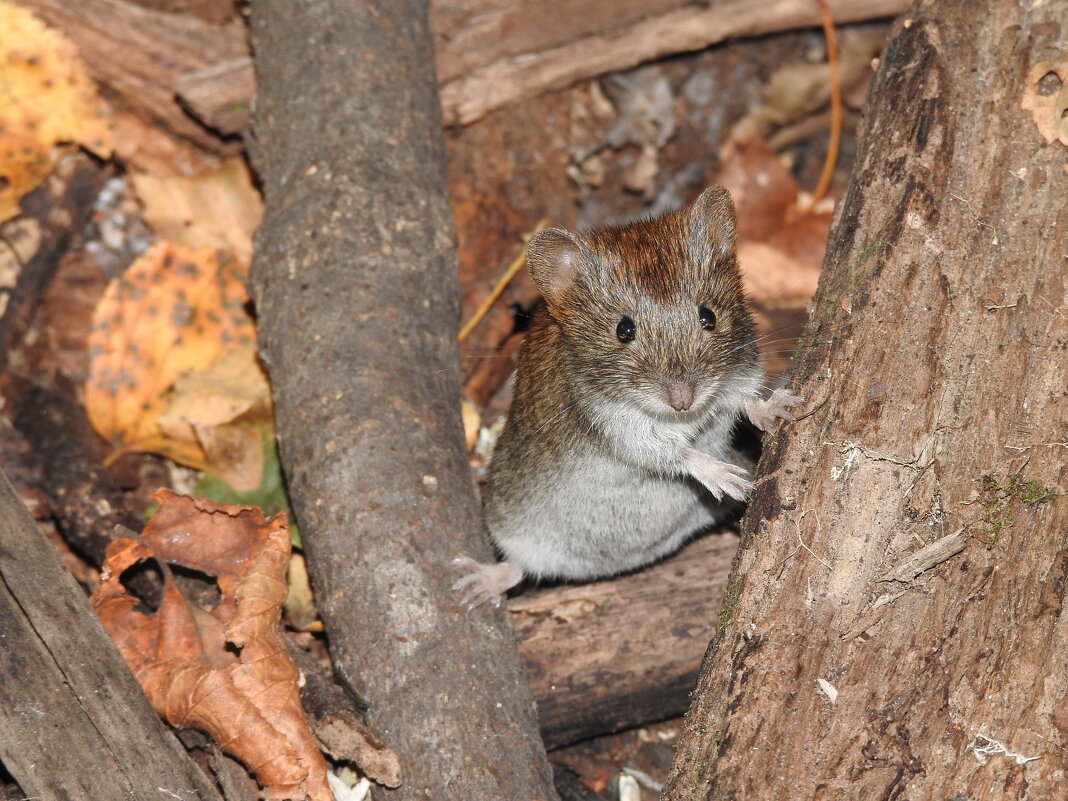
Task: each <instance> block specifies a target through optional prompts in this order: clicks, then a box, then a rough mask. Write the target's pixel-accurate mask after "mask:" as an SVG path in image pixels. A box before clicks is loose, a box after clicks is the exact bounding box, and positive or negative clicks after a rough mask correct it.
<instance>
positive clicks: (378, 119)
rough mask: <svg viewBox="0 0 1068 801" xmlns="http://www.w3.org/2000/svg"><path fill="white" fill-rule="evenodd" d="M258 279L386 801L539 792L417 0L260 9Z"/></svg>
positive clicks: (336, 625)
mask: <svg viewBox="0 0 1068 801" xmlns="http://www.w3.org/2000/svg"><path fill="white" fill-rule="evenodd" d="M252 35H253V45H254V49H255V53H256V59H257V70H258V74H259V81H260V85H259V95H258V98H257V111H256V113H257V117H256V121H255V123H254V128H253V131H254V135H255V138H254V141H253V142H252V150H253V156H254V163H255V166H256V168H257V170H258V171H259V174H260V177H261V179H262V181H263V188H264V192H265V195H266V201H267V208H266V215H265V218H264V222H263V225H262V227H261V228H260V230H259V232H258V233H257V236H256V256H255V261H254V265H253V289H254V294H255V298H256V303H257V309H258V313H259V323H260V335H261V342H260V344H261V348H262V352H263V355H264V358H265V360H266V361H267V364H268V368H269V371H270V374H271V378H272V383H273V387H274V392H275V399H276V410H277V424H278V431H279V436H280V439H281V444H282V458H283V464H284V465H285V468H286V475H287V478H288V481H289V487H290V490H291V494H292V499H293V503H294V509H295V511H296V514H297V518H298V520H299V521H300V524H301V531H302V533H303V535H304V541H305V547H306V553H307V557H308V564H309V569H310V571H311V573H312V577H313V581H314V584H315V588H316V598H317V601H318V607H319V610H320V612H321V614H322V617H323V620H324V623H325V625H326V629H327V631H328V632H329V636H330V643H331V651H332V657H333V659H334V662H335V666H336V668H337V670H338V672H339V673H340V674H341V675H342V676H343V677H344V678H345V679H346V680H347V681H348V683H349V684H350V685H352V686H354V687H356V688H357V689H358V691H359V692H360V693H361V694H362V695H363V696H364V697H365V698H366V700H367V701H368V703H369V704H370V709H369V712H368V720H369V722H370V723H371V724H372V725H373V726H375V727H376V729H377V730H379V731H381V732H382V734H383V737H384V739H385V740H386V742H388V743H389V744H390V745H391V746H392V747H393V748H395V749H396V750H397V752H398V754H399V756H400V759H401V771H402V774H403V777H404V783H403V784H402V786H401V787H400V788H399V789H398V790H396V791H391V792H390V793H389V797H396V798H413V799H414V798H421V799H422V798H427V797H430V798H446V797H448V798H471V799H474V798H507V799H523V798H543V799H549V798H553V797H554V791H553V789H552V781H551V775H550V771H549V767H548V763H547V761H546V759H545V756H544V750H543V748H542V745H541V741H540V738H539V737H538V733H537V724H536V720H535V715H534V706H533V701H532V700H531V696H530V692H529V689H528V688H527V686H526V681H525V678H524V676H523V672H522V669H521V668H520V665H519V659H518V655H517V652H516V646H515V640H514V636H513V634H512V632H511V629H510V627H509V626H508V623H507V620H506V618H505V616H504V613H503V612H502V611H496V610H481V611H478V612H474V613H469V612H465V611H464V610H462V609H460V608H459V606H458V605H457V604H456V601H455V598H454V595H453V593H452V590H451V585H452V583H453V581H454V579H455V576H454V574H453V570H452V565H451V560H452V558H453V557H454V556H456V555H457V554H458V553H460V552H466V553H469V554H471V555H473V556H476V557H481V558H488V557H489V556H490V553H489V547H488V544H487V542H486V540H485V539H484V537H483V536H482V534H481V532H480V524H479V510H478V504H477V501H476V498H475V494H474V491H473V489H474V488H473V485H472V481H471V474H470V469H469V467H468V464H467V459H466V452H465V448H464V440H463V432H462V430H461V425H460V417H459V403H460V373H459V368H458V364H457V349H456V342H455V332H456V329H457V325H458V320H457V318H458V303H457V287H456V263H455V245H454V234H453V229H452V223H451V219H450V213H449V206H448V201H447V197H446V192H445V183H444V177H443V173H444V156H443V150H442V141H441V116H440V104H439V101H438V97H437V87H436V85H435V81H434V71H433V57H432V42H431V38H430V32H429V27H428V22H427V9H426V5H425V2H419V1H418V0H377V1H376V2H351V0H326V1H325V2H318V3H314V4H301V5H299V6H294V5H293V3H291V2H289V0H256V2H253V4H252Z"/></svg>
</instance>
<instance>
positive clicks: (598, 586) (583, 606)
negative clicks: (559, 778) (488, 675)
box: [508, 532, 738, 748]
mask: <svg viewBox="0 0 1068 801" xmlns="http://www.w3.org/2000/svg"><path fill="white" fill-rule="evenodd" d="M737 545H738V537H737V536H736V535H735V534H733V533H731V532H723V533H717V534H711V535H709V536H707V537H704V538H703V539H700V540H698V541H697V542H694V543H692V544H691V545H689V546H688V547H686V548H685V549H683V550H682V551H681V552H680V553H678V554H676V555H675V556H673V557H671V558H670V559H668V560H666V561H664V562H662V563H660V564H658V565H655V566H653V567H651V568H648V569H646V570H642V571H639V572H637V573H632V574H630V575H627V576H622V577H620V578H615V579H612V580H609V581H598V582H593V583H591V584H581V585H563V586H559V587H553V588H550V589H545V590H533V591H528V592H526V593H524V594H523V595H521V596H519V597H517V598H514V599H512V600H511V601H509V603H508V609H509V611H511V612H512V623H513V625H514V626H515V630H516V636H517V637H518V638H519V654H520V656H521V657H522V659H523V666H524V667H525V668H526V671H527V678H528V679H529V681H530V687H531V690H532V691H533V693H534V697H535V699H536V700H537V702H538V719H539V721H540V723H541V733H542V737H544V738H545V744H546V746H548V747H549V748H556V747H559V746H562V745H567V744H569V743H573V742H577V741H580V740H584V739H588V738H590V737H594V736H597V735H599V734H605V733H608V732H612V731H619V730H621V729H625V728H629V727H633V726H640V725H643V724H646V723H652V722H655V721H658V720H664V719H666V718H670V717H674V716H676V715H681V714H682V713H683V712H685V711H686V707H687V705H688V704H689V695H690V690H691V689H692V688H693V683H694V680H695V679H696V678H697V670H698V668H699V667H700V665H701V657H702V656H704V653H705V649H706V648H707V647H708V641H709V640H710V639H711V638H712V635H713V634H714V633H715V630H716V626H717V624H718V615H719V611H720V609H721V607H722V606H723V598H724V595H725V592H726V587H727V575H728V573H729V572H730V566H731V560H732V559H733V558H734V552H735V550H736V548H737Z"/></svg>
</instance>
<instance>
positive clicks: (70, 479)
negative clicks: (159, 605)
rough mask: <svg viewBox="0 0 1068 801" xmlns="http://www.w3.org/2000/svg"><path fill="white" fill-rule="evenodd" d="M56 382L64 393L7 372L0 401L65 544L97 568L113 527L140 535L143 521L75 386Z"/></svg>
mask: <svg viewBox="0 0 1068 801" xmlns="http://www.w3.org/2000/svg"><path fill="white" fill-rule="evenodd" d="M58 384H59V386H60V387H62V389H63V390H66V391H61V389H60V388H48V387H45V386H41V385H37V384H34V383H33V382H32V381H30V380H29V379H26V378H24V377H21V376H18V375H13V374H8V373H5V374H2V375H0V398H2V399H3V402H4V406H5V412H6V413H7V414H8V415H9V416H10V418H11V421H12V423H13V424H14V425H15V427H16V428H17V429H18V431H19V433H20V434H21V435H22V436H23V437H24V438H25V439H26V441H27V442H28V443H29V444H30V446H31V448H30V451H29V453H27V454H26V461H27V462H29V463H30V464H32V465H34V466H35V467H37V468H38V475H40V477H41V479H40V483H39V485H38V488H39V489H40V490H41V492H43V493H44V494H45V496H46V497H47V498H48V499H49V501H50V505H51V508H52V512H53V513H54V515H55V518H56V525H57V527H58V528H59V531H60V532H61V533H62V535H63V538H64V540H66V542H67V543H68V544H69V545H70V546H71V548H72V549H73V550H74V552H75V553H77V554H78V555H79V556H80V557H82V558H83V559H85V560H86V561H87V562H89V564H91V565H92V566H93V567H95V568H98V569H99V568H100V566H101V565H102V564H103V563H104V555H105V552H106V551H107V547H108V543H109V542H111V535H112V532H113V531H114V529H115V526H124V527H126V528H129V529H132V530H133V531H140V530H141V528H142V526H143V525H144V520H143V519H141V518H139V517H138V516H137V515H136V514H134V513H133V512H132V511H131V510H129V509H127V508H126V501H125V498H124V496H123V494H122V491H121V490H120V489H119V487H118V486H116V484H115V481H114V480H113V479H112V478H111V475H110V474H109V473H108V471H107V470H106V469H104V467H103V466H102V465H101V463H100V460H101V458H102V451H103V450H104V443H103V442H102V441H101V440H100V437H99V435H98V434H97V433H96V432H95V431H93V429H92V427H91V425H90V424H89V420H88V418H87V417H86V414H85V409H84V408H83V407H82V406H80V405H79V404H78V403H77V402H76V401H75V400H74V396H75V390H74V388H73V387H71V386H69V385H68V384H67V382H65V381H62V380H60V381H58ZM138 589H145V590H147V589H148V587H145V586H142V587H138ZM158 590H159V588H158V587H156V591H157V592H158ZM149 597H152V596H149Z"/></svg>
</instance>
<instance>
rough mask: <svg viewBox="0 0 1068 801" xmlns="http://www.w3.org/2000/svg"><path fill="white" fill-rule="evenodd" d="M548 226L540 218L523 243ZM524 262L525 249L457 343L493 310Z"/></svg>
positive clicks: (545, 221)
mask: <svg viewBox="0 0 1068 801" xmlns="http://www.w3.org/2000/svg"><path fill="white" fill-rule="evenodd" d="M548 224H549V218H548V217H542V219H541V220H539V221H538V224H537V225H536V226H534V230H533V231H531V232H530V233H529V234H527V235H525V236H524V237H523V241H524V242H527V241H529V240H530V238H531V237H532V236H534V235H535V234H536V233H538V231H540V230H541V229H542V228H544V227H545V226H546V225H548ZM526 261H527V252H526V248H523V250H521V251H519V255H518V256H516V257H515V258H514V259H513V260H512V263H511V264H509V265H508V269H507V270H505V271H504V275H502V276H501V278H500V280H499V281H497V284H496V286H494V287H493V289H492V290H491V291H490V293H489V296H488V297H487V298H486V299H485V300H484V301H482V305H481V306H479V307H478V309H476V310H475V313H474V314H472V315H471V319H470V320H468V321H467V322H466V323H464V326H463V328H461V329H460V333H458V334H457V335H456V341H457V342H463V341H464V340H465V339H467V335H468V334H470V333H471V332H472V331H473V330H474V329H475V326H476V325H478V324H479V323H480V322H482V318H483V317H485V316H486V314H488V313H489V310H490V309H491V308H493V304H494V303H496V302H497V299H498V298H499V297H500V296H501V293H503V292H504V290H505V288H507V286H508V284H510V283H511V282H512V279H513V278H515V276H516V273H518V272H519V271H520V270H521V269H522V268H523V265H524V264H526Z"/></svg>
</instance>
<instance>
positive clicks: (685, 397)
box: [664, 381, 695, 412]
mask: <svg viewBox="0 0 1068 801" xmlns="http://www.w3.org/2000/svg"><path fill="white" fill-rule="evenodd" d="M664 389H665V394H666V396H667V402H668V406H670V407H671V408H672V409H674V410H675V411H676V412H685V411H686V410H687V409H689V408H690V407H691V406H693V399H694V394H695V390H694V386H693V384H691V383H689V382H687V381H672V382H671V383H669V384H668V385H667V386H666V387H665V388H664Z"/></svg>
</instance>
